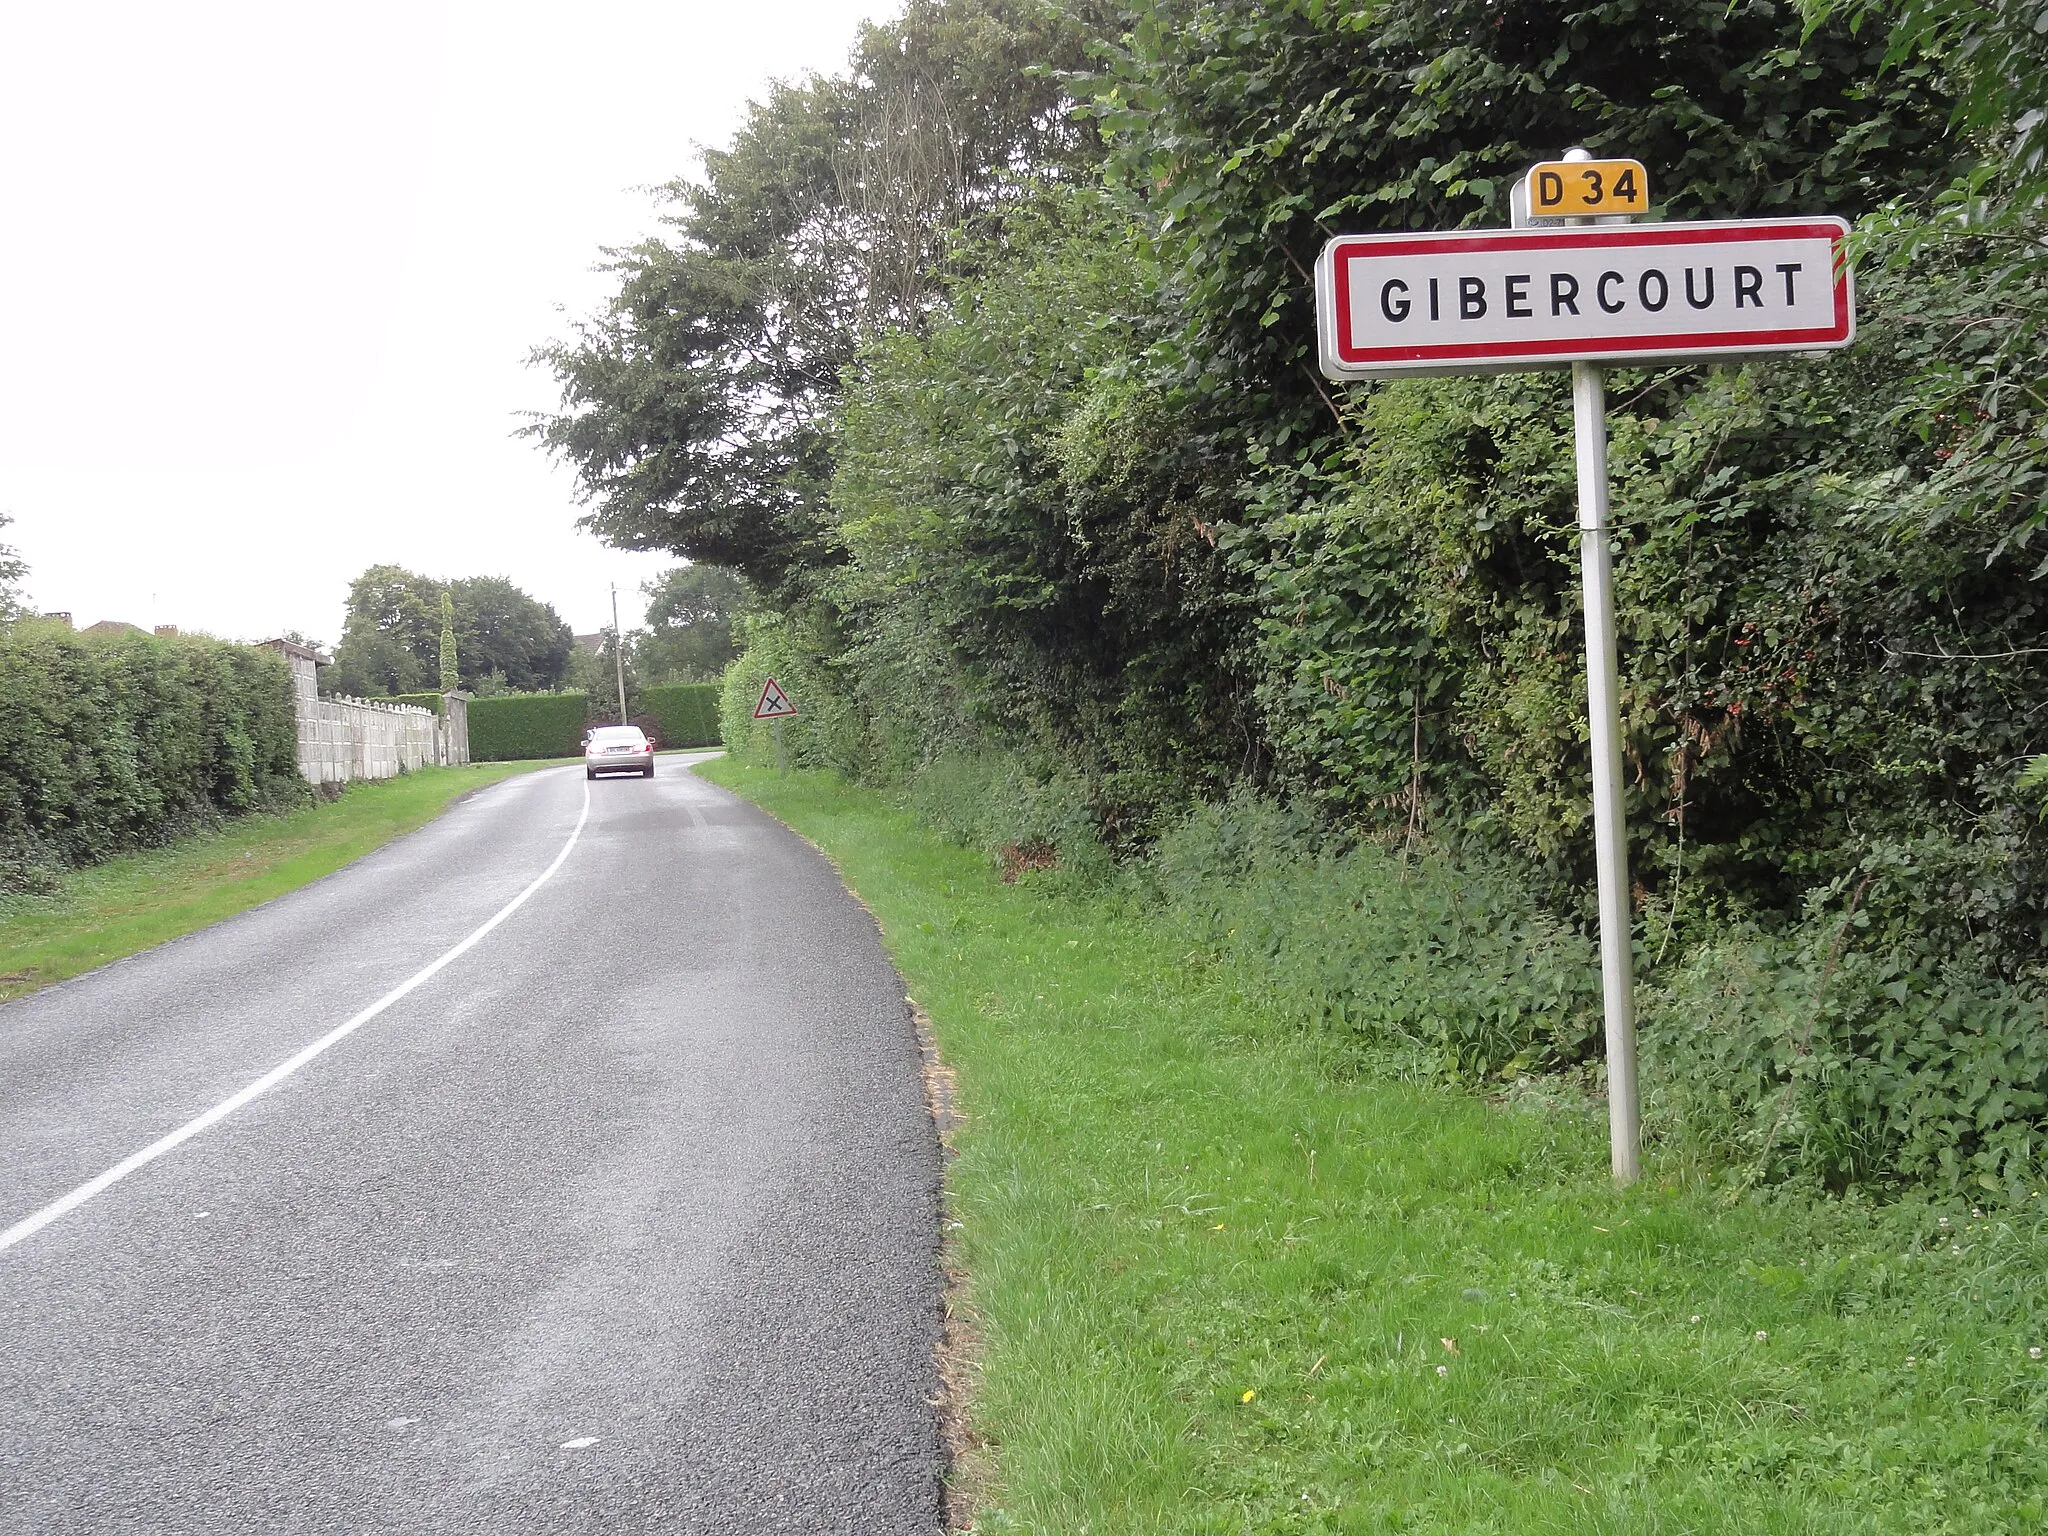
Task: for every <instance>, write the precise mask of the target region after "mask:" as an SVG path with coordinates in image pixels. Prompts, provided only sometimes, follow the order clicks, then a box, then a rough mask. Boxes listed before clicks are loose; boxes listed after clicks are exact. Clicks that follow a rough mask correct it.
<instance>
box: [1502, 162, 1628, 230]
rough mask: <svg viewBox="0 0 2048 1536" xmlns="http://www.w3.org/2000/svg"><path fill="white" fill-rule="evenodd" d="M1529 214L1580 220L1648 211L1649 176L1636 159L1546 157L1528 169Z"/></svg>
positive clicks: (1540, 216)
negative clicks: (1559, 158) (1552, 158)
mask: <svg viewBox="0 0 2048 1536" xmlns="http://www.w3.org/2000/svg"><path fill="white" fill-rule="evenodd" d="M1528 188H1529V216H1530V217H1531V218H1534V219H1579V218H1587V217H1590V216H1594V215H1598V214H1603V213H1605V214H1613V213H1647V212H1648V211H1649V208H1650V178H1649V174H1648V173H1647V172H1646V171H1644V169H1643V166H1642V162H1641V161H1639V160H1545V161H1543V162H1542V163H1541V164H1538V165H1534V166H1531V167H1530V168H1529V180H1528Z"/></svg>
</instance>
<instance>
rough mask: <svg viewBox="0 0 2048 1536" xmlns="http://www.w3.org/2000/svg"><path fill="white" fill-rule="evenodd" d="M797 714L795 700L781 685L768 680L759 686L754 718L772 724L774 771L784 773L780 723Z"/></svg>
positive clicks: (772, 679) (771, 679)
mask: <svg viewBox="0 0 2048 1536" xmlns="http://www.w3.org/2000/svg"><path fill="white" fill-rule="evenodd" d="M796 712H797V708H796V700H794V699H792V698H791V697H790V696H789V695H788V694H787V693H785V692H784V691H783V688H782V685H781V684H780V683H778V682H776V681H775V679H774V678H772V677H771V678H769V679H768V681H767V682H765V683H763V684H762V685H761V699H760V702H759V703H757V704H756V705H755V706H754V718H755V719H756V720H767V721H770V722H772V728H773V730H774V732H775V771H776V772H777V773H781V772H783V771H784V769H783V762H782V722H783V721H785V720H787V719H788V718H789V717H790V716H791V715H794V714H795V713H796Z"/></svg>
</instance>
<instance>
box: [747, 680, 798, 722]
mask: <svg viewBox="0 0 2048 1536" xmlns="http://www.w3.org/2000/svg"><path fill="white" fill-rule="evenodd" d="M795 713H796V701H795V700H793V699H791V698H790V696H789V695H788V694H786V693H784V692H783V691H782V685H781V684H780V683H778V682H776V681H775V679H774V678H772V677H771V678H769V679H768V681H767V682H765V683H763V684H762V685H761V702H760V703H758V704H756V705H755V706H754V718H755V719H756V720H787V719H788V718H789V717H790V716H791V715H793V714H795Z"/></svg>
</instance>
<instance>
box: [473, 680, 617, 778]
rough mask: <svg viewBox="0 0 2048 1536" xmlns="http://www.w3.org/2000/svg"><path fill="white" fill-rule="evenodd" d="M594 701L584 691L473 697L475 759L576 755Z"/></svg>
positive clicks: (515, 759)
mask: <svg viewBox="0 0 2048 1536" xmlns="http://www.w3.org/2000/svg"><path fill="white" fill-rule="evenodd" d="M587 707H588V700H587V698H586V697H585V695H583V694H581V693H499V694H493V695H492V696H491V697H490V698H488V699H471V700H470V701H469V757H470V761H471V762H475V763H511V762H525V761H527V760H529V759H532V758H539V757H575V756H576V755H578V754H579V753H580V752H582V750H583V718H584V712H585V710H586V709H587Z"/></svg>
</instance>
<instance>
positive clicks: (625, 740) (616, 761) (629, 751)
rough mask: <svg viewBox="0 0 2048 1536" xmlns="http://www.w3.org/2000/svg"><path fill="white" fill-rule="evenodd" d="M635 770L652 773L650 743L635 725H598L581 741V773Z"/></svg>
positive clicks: (645, 774) (647, 775) (594, 774)
mask: <svg viewBox="0 0 2048 1536" xmlns="http://www.w3.org/2000/svg"><path fill="white" fill-rule="evenodd" d="M600 773H637V774H639V775H641V777H643V778H649V779H651V778H653V777H654V743H653V742H651V741H649V740H648V739H647V736H646V733H645V732H643V731H642V730H641V729H640V727H639V726H637V725H601V726H599V727H598V728H597V729H596V730H594V731H592V732H591V733H590V735H589V736H588V737H586V738H585V739H584V742H583V777H584V778H586V779H594V778H596V777H597V776H598V775H599V774H600Z"/></svg>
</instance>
